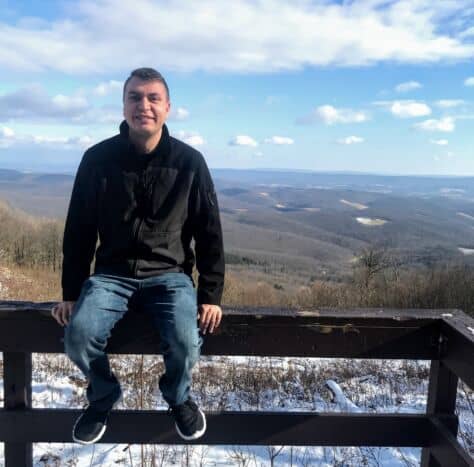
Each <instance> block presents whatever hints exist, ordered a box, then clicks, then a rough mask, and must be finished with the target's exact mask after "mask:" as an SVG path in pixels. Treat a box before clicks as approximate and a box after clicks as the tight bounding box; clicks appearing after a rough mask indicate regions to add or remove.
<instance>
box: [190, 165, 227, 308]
mask: <svg viewBox="0 0 474 467" xmlns="http://www.w3.org/2000/svg"><path fill="white" fill-rule="evenodd" d="M200 159H201V162H200V165H199V167H198V169H197V171H196V174H195V184H196V187H195V196H196V200H195V203H194V206H195V212H194V216H193V217H194V222H193V225H194V233H193V236H194V240H195V251H196V266H197V270H198V272H199V280H198V304H209V305H220V303H221V299H222V293H223V290H224V273H225V262H224V245H223V240H222V227H221V221H220V216H219V206H218V203H217V196H216V191H215V189H214V184H213V181H212V179H211V174H210V173H209V169H208V168H207V165H206V163H205V161H204V158H203V157H202V156H201V157H200Z"/></svg>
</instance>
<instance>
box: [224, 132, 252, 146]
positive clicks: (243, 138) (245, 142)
mask: <svg viewBox="0 0 474 467" xmlns="http://www.w3.org/2000/svg"><path fill="white" fill-rule="evenodd" d="M229 145H230V146H251V147H257V146H258V143H257V141H255V140H254V139H253V138H252V137H250V136H247V135H237V136H235V137H234V138H232V139H231V140H230V141H229Z"/></svg>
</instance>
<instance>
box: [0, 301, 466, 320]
mask: <svg viewBox="0 0 474 467" xmlns="http://www.w3.org/2000/svg"><path fill="white" fill-rule="evenodd" d="M56 304H57V302H26V301H13V300H0V319H1V318H3V317H6V316H7V315H9V314H12V313H14V314H15V315H16V313H15V312H18V311H26V312H30V313H41V314H43V315H44V316H47V317H49V316H50V315H51V308H52V307H53V306H54V305H56ZM224 314H225V316H250V317H253V316H265V315H266V316H291V317H309V318H390V319H394V320H397V321H403V320H405V319H409V320H414V319H429V320H435V319H442V318H443V316H445V315H446V314H451V315H453V316H465V315H464V314H463V313H462V312H460V311H459V310H455V309H423V308H327V307H324V308H316V307H313V308H278V307H272V308H269V307H225V308H224ZM16 316H18V315H16Z"/></svg>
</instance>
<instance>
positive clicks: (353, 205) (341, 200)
mask: <svg viewBox="0 0 474 467" xmlns="http://www.w3.org/2000/svg"><path fill="white" fill-rule="evenodd" d="M339 201H340V202H341V203H342V204H347V206H351V207H353V208H355V209H358V210H359V211H362V210H364V209H369V206H366V205H365V204H361V203H354V202H353V201H347V200H345V199H340V200H339Z"/></svg>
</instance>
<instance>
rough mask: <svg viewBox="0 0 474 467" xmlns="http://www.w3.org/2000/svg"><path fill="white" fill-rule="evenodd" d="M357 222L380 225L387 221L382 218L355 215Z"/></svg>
mask: <svg viewBox="0 0 474 467" xmlns="http://www.w3.org/2000/svg"><path fill="white" fill-rule="evenodd" d="M356 220H357V222H359V224H362V225H368V226H369V227H374V226H380V225H384V224H386V223H387V221H386V220H384V219H378V218H371V217H356Z"/></svg>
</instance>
